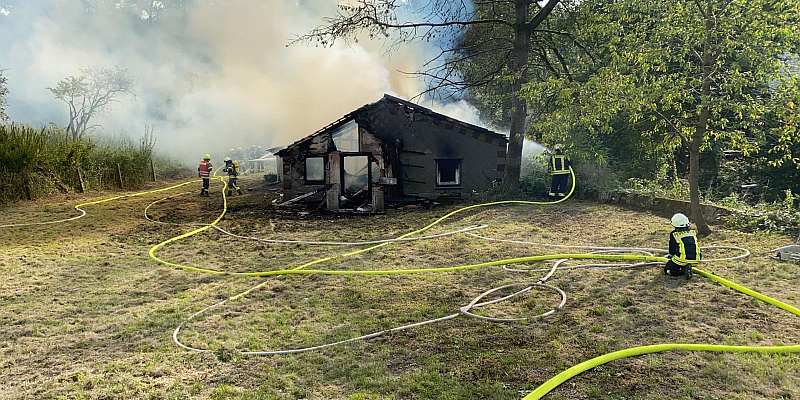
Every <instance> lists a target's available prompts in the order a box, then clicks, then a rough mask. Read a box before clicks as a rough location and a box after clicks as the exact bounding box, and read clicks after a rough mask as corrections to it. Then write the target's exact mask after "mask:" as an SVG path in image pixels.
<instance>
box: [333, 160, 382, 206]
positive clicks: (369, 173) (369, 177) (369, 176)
mask: <svg viewBox="0 0 800 400" xmlns="http://www.w3.org/2000/svg"><path fill="white" fill-rule="evenodd" d="M339 156H340V157H341V158H340V160H341V162H340V163H339V176H340V177H341V184H340V185H339V186H340V187H339V194H341V195H342V196H344V194H345V187H344V185H345V182H344V176H345V171H344V159H345V157H364V156H366V157H367V162H368V163H369V166H368V167H367V182H369V186H368V189H367V190H368V191H369V193H370V196H371V195H372V186H373V183H372V163H377V160H376V159H375V157H374V156H373V155H372V153H370V152H365V151H354V152H342V153H340V154H339Z"/></svg>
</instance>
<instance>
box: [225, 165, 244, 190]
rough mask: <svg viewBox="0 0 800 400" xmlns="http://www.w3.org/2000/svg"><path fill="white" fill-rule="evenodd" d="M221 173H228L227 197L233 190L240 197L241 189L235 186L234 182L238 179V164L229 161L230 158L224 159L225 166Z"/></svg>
mask: <svg viewBox="0 0 800 400" xmlns="http://www.w3.org/2000/svg"><path fill="white" fill-rule="evenodd" d="M222 172H227V173H228V196H230V195H231V194H233V190H234V189H235V190H236V193H238V194H239V195H241V194H242V189H239V187H238V186H236V181H237V180H238V179H239V162H238V161H234V160H231V158H230V157H225V166H224V167H223V168H222Z"/></svg>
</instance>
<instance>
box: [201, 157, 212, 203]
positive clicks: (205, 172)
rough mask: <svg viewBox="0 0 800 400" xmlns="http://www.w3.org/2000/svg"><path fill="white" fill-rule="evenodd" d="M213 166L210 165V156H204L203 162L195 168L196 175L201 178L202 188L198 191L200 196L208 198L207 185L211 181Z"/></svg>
mask: <svg viewBox="0 0 800 400" xmlns="http://www.w3.org/2000/svg"><path fill="white" fill-rule="evenodd" d="M212 169H214V166H213V165H211V156H210V155H208V154H206V155H205V156H203V161H200V166H199V167H197V175H199V176H200V177H201V178H203V188H202V189H200V195H201V196H208V183H209V180H210V179H211V170H212Z"/></svg>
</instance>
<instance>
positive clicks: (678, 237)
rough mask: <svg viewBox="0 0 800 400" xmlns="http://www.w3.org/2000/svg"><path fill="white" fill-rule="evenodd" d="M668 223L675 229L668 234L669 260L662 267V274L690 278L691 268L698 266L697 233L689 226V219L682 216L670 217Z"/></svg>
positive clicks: (698, 247) (698, 246)
mask: <svg viewBox="0 0 800 400" xmlns="http://www.w3.org/2000/svg"><path fill="white" fill-rule="evenodd" d="M670 223H671V224H672V226H673V227H674V228H675V230H673V231H672V232H671V233H670V234H669V256H670V259H669V261H668V262H667V264H666V265H664V274H665V275H672V276H681V275H683V276H685V277H686V279H691V278H692V267H693V266H695V265H697V264H700V259H701V258H702V256H701V254H700V244H699V243H697V233H696V232H695V231H694V230H693V229H692V228H691V227H690V226H689V218H687V217H686V216H685V215H683V214H680V213H678V214H675V215H673V216H672V219H671V220H670Z"/></svg>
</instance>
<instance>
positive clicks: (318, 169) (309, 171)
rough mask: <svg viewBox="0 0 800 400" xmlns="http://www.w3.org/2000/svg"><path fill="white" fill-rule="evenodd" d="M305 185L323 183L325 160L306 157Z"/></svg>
mask: <svg viewBox="0 0 800 400" xmlns="http://www.w3.org/2000/svg"><path fill="white" fill-rule="evenodd" d="M306 183H312V184H320V183H325V159H324V158H322V157H306Z"/></svg>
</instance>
